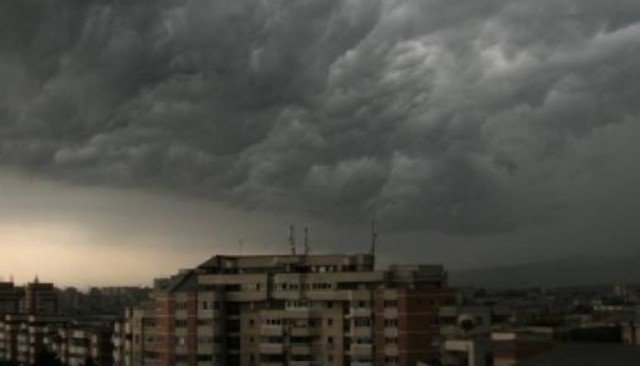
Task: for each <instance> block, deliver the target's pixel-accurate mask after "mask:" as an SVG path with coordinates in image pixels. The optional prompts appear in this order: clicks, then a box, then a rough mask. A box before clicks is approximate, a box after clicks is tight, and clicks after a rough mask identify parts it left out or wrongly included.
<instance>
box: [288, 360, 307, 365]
mask: <svg viewBox="0 0 640 366" xmlns="http://www.w3.org/2000/svg"><path fill="white" fill-rule="evenodd" d="M288 364H289V366H311V361H289V363H288Z"/></svg>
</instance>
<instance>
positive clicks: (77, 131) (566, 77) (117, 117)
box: [0, 0, 640, 233]
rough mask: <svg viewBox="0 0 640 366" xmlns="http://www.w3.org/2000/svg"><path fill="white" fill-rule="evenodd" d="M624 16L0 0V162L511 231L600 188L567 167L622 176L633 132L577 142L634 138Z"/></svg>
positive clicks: (620, 195)
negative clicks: (612, 165) (594, 154)
mask: <svg viewBox="0 0 640 366" xmlns="http://www.w3.org/2000/svg"><path fill="white" fill-rule="evenodd" d="M639 19H640V3H638V2H637V1H635V0H634V1H631V0H629V1H624V0H619V1H614V2H607V3H606V4H605V3H604V2H602V1H584V0H583V1H569V0H561V1H559V0H546V1H528V0H527V1H524V0H523V1H481V2H480V1H455V2H451V1H421V0H415V1H409V0H407V1H374V0H344V1H326V0H305V1H284V0H283V1H259V0H237V1H211V0H207V1H204V0H202V1H197V0H194V1H187V0H183V1H182V0H161V1H71V0H63V1H35V0H25V1H2V2H1V3H0V56H1V58H0V98H1V99H0V118H1V122H0V123H1V124H0V136H1V138H2V140H1V144H0V159H1V161H2V162H3V163H4V164H5V165H11V166H18V167H21V168H23V169H26V170H29V171H34V172H38V173H43V174H46V175H49V176H53V177H56V178H60V179H63V180H67V181H71V182H76V183H82V184H110V185H118V186H137V187H149V188H152V189H168V190H171V191H174V192H178V193H187V194H191V195H198V196H201V195H204V196H206V197H209V198H211V199H216V200H223V201H226V202H231V203H234V204H236V205H239V206H241V207H247V208H258V209H262V210H275V211H283V210H284V211H292V212H300V213H304V214H311V215H314V216H315V217H318V218H324V219H329V220H341V221H342V220H345V219H346V220H368V219H369V218H372V217H376V218H378V219H379V220H382V221H384V222H385V223H386V225H387V227H395V228H422V229H435V230H441V231H446V232H458V233H481V232H493V231H503V230H511V229H514V228H517V227H519V226H520V225H524V224H527V223H529V222H536V221H539V220H549V219H554V217H555V216H554V215H567V214H569V215H570V216H571V215H574V214H575V213H574V211H576V210H577V211H580V207H581V204H583V203H584V204H586V203H588V202H589V201H590V195H591V194H595V193H596V192H599V187H601V186H598V185H594V184H593V179H591V178H590V177H589V176H588V175H585V174H577V176H576V175H574V176H572V175H570V174H567V170H571V169H574V168H575V167H576V166H578V167H582V168H583V169H584V171H591V172H596V171H602V169H600V168H601V167H603V166H605V165H607V162H608V161H610V160H613V161H615V160H617V159H618V156H617V155H616V154H623V155H627V157H626V161H627V162H628V165H630V166H627V165H625V166H624V167H620V169H619V170H616V171H615V172H614V173H611V172H609V173H610V174H613V175H616V174H617V175H619V176H621V177H625V178H629V177H631V179H632V180H633V179H635V178H634V177H636V175H635V174H636V173H634V172H633V165H634V164H636V163H640V161H639V160H640V156H638V155H633V154H636V153H637V149H635V148H634V147H633V144H630V145H624V146H626V147H627V148H622V149H620V150H615V154H614V153H611V154H609V155H607V154H603V156H604V157H603V158H602V159H604V160H601V161H600V162H598V161H593V159H591V157H590V155H589V154H584V153H581V151H582V152H584V151H592V149H593V148H598V147H603V146H604V147H605V148H603V149H604V150H607V149H608V150H607V151H614V150H612V149H610V147H612V146H615V145H616V143H617V140H616V139H619V138H620V136H627V135H629V134H633V135H634V136H635V135H636V134H638V130H637V128H636V125H637V122H638V114H639V109H640V83H639V82H638V81H637V80H640V23H637V21H638V20H639ZM616 128H617V129H623V130H621V131H620V130H616V131H614V132H609V133H604V134H602V133H600V132H599V131H602V130H603V129H614V130H615V129H616ZM624 129H628V131H629V133H625V130H624ZM594 136H596V138H594ZM594 144H595V145H594ZM629 156H631V157H629ZM603 162H604V164H603ZM599 167H600V168H599ZM599 169H600V170H599ZM636 180H637V179H636ZM611 184H612V186H611V187H613V186H615V184H617V183H611ZM576 186H579V187H580V189H581V190H583V191H584V194H581V195H578V194H569V193H570V192H572V191H573V189H572V187H576ZM637 193H638V192H637V190H635V191H632V192H629V191H628V190H624V189H621V190H619V191H618V189H615V192H610V196H608V197H609V198H610V199H611V200H612V201H617V200H619V201H625V200H628V199H629V198H630V197H629V195H630V194H631V195H634V196H633V197H636V196H635V195H636V194H637ZM638 196H640V195H638ZM621 211H624V212H626V211H625V210H621Z"/></svg>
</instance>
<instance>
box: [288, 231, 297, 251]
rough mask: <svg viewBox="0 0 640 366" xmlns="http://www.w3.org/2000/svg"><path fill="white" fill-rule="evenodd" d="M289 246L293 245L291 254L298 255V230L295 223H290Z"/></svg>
mask: <svg viewBox="0 0 640 366" xmlns="http://www.w3.org/2000/svg"><path fill="white" fill-rule="evenodd" d="M289 246H290V247H291V254H292V255H296V230H295V226H293V224H291V225H289Z"/></svg>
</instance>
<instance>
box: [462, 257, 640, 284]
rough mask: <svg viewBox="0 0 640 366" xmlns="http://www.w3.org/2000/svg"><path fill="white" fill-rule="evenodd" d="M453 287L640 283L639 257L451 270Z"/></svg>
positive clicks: (566, 260)
mask: <svg viewBox="0 0 640 366" xmlns="http://www.w3.org/2000/svg"><path fill="white" fill-rule="evenodd" d="M449 278H450V283H451V285H452V286H475V287H488V288H506V287H514V288H515V287H532V286H546V287H562V286H589V285H603V284H614V283H626V284H632V283H640V255H634V256H630V257H625V258H596V257H572V258H564V259H559V260H553V261H545V262H535V263H525V264H519V265H509V266H503V267H489V268H479V269H472V270H461V271H450V273H449Z"/></svg>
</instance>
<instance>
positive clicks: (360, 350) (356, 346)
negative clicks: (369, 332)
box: [351, 343, 373, 356]
mask: <svg viewBox="0 0 640 366" xmlns="http://www.w3.org/2000/svg"><path fill="white" fill-rule="evenodd" d="M372 352H373V345H372V344H368V343H352V344H351V355H352V356H355V355H358V356H370V355H371V354H372Z"/></svg>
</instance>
